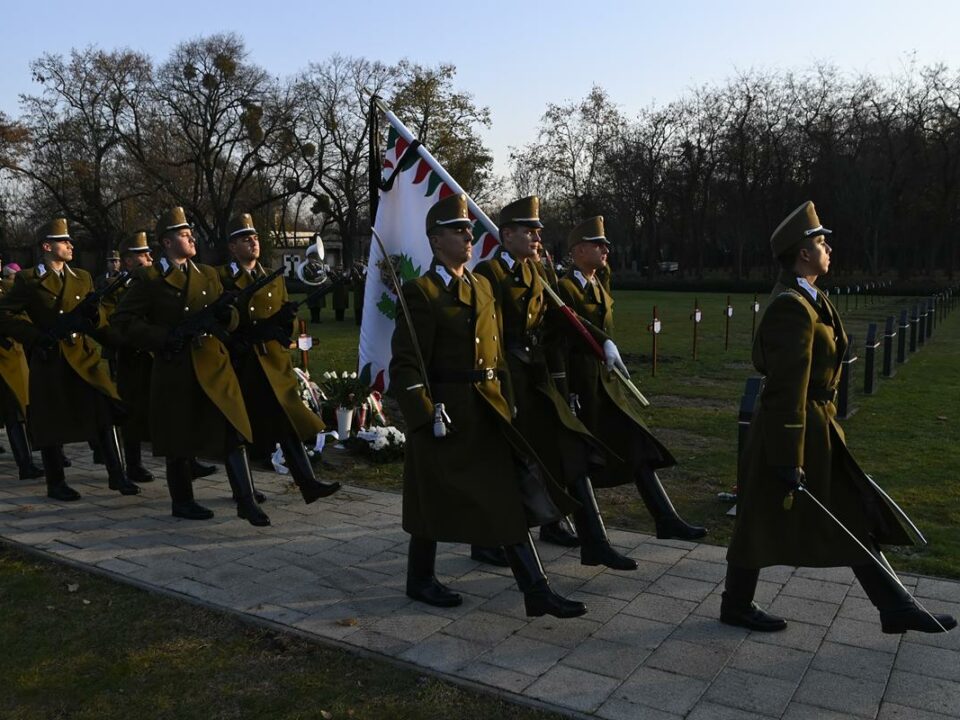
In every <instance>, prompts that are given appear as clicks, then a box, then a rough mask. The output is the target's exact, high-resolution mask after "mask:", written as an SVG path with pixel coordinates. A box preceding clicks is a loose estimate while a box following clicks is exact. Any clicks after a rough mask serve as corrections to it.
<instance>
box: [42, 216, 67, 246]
mask: <svg viewBox="0 0 960 720" xmlns="http://www.w3.org/2000/svg"><path fill="white" fill-rule="evenodd" d="M37 239H38V240H39V241H40V242H44V241H46V240H69V239H70V230H69V229H68V228H67V219H66V218H54V219H53V220H51V221H50V222H48V223H44V224H43V225H41V226H40V227H38V228H37Z"/></svg>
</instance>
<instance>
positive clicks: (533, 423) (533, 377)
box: [474, 248, 598, 485]
mask: <svg viewBox="0 0 960 720" xmlns="http://www.w3.org/2000/svg"><path fill="white" fill-rule="evenodd" d="M474 272H475V273H476V274H478V275H482V276H483V277H485V278H487V280H489V281H490V285H491V287H492V288H493V293H494V297H495V298H496V303H497V305H498V306H499V307H500V311H501V314H502V316H503V338H504V346H505V347H504V350H505V352H506V359H507V366H508V367H509V369H510V391H511V393H512V397H511V398H510V399H511V400H512V402H513V404H514V406H515V407H516V411H517V412H516V417H515V418H514V426H515V427H516V428H517V430H519V431H520V434H521V435H523V437H524V439H525V440H526V441H527V442H529V443H530V445H531V446H532V447H533V449H534V450H535V451H536V453H537V455H538V456H539V457H540V459H541V460H542V461H543V462H544V464H545V465H546V466H547V469H548V470H549V471H550V474H551V475H552V476H553V477H554V478H556V479H557V480H561V481H563V482H564V483H565V484H567V485H569V484H571V483H572V482H573V481H574V480H575V479H576V478H577V476H578V475H582V474H583V473H585V472H586V470H587V467H586V458H587V452H588V451H589V448H590V447H596V446H597V445H598V443H597V442H596V439H595V438H594V437H593V435H592V434H591V433H590V431H589V430H588V429H587V428H586V426H584V424H583V423H582V422H580V420H579V419H578V418H577V417H576V415H574V414H573V412H571V410H570V406H569V404H568V403H567V400H566V398H565V397H564V396H563V395H562V394H561V393H560V391H559V390H558V389H557V386H556V383H555V381H554V378H553V377H552V374H553V373H564V372H565V367H564V364H563V360H564V358H563V351H562V348H560V347H559V343H558V342H556V340H557V337H556V335H557V333H556V332H555V328H553V327H548V322H547V317H548V310H547V300H546V294H545V292H544V289H543V283H544V280H543V279H542V278H541V276H540V274H539V272H537V270H536V268H535V267H534V263H533V262H532V261H527V262H519V261H517V260H515V259H514V258H513V257H512V256H511V255H510V254H509V253H508V252H506V251H505V250H503V249H502V248H501V249H500V250H498V251H497V253H496V255H495V256H494V257H492V258H490V259H489V260H485V261H484V262H482V263H480V264H479V265H477V267H476V268H474ZM578 444H579V445H578ZM577 447H579V449H580V450H581V452H579V453H578V452H576V449H577Z"/></svg>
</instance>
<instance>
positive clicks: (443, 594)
mask: <svg viewBox="0 0 960 720" xmlns="http://www.w3.org/2000/svg"><path fill="white" fill-rule="evenodd" d="M436 559H437V543H436V542H434V541H433V540H427V539H426V538H418V537H414V536H413V535H411V536H410V547H409V549H408V551H407V597H408V598H411V599H413V600H419V601H420V602H423V603H426V604H427V605H434V606H436V607H456V606H457V605H460V604H461V603H463V598H462V597H460V594H459V593H455V592H453V591H452V590H451V589H450V588H448V587H447V586H446V585H444V584H443V583H441V582H440V581H439V580H437V576H436V573H435V570H434V566H435V563H436Z"/></svg>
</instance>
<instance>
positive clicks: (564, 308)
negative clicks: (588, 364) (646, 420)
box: [543, 248, 650, 407]
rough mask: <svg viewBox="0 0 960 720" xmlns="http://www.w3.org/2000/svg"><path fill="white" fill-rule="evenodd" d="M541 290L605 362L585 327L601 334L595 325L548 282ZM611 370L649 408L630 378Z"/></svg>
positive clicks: (547, 254)
mask: <svg viewBox="0 0 960 720" xmlns="http://www.w3.org/2000/svg"><path fill="white" fill-rule="evenodd" d="M543 254H544V255H545V256H546V258H547V261H548V262H550V263H553V259H552V258H551V257H550V253H548V252H547V250H546V248H544V250H543ZM543 289H544V291H546V293H547V295H548V296H549V297H550V299H551V300H552V301H553V303H554V304H555V305H556V306H557V309H558V310H559V311H560V312H561V313H562V314H563V316H564V317H565V318H566V319H567V322H569V323H570V325H572V326H573V329H574V330H576V331H577V332H578V333H579V334H580V336H581V337H582V338H583V339H584V340H585V341H586V343H587V345H589V346H590V349H591V350H592V351H593V354H594V355H596V356H597V357H598V358H600V359H601V360H606V355H604V352H603V348H601V347H600V343H598V342H597V339H596V338H595V337H593V335H591V334H590V331H589V330H588V329H587V327H586V326H587V325H590V327H592V328H594V329H595V330H598V331H599V332H601V333H602V332H603V331H602V330H600V329H599V328H597V327H596V326H595V325H593V323H591V322H590V321H589V320H587V319H586V318H582V317H580V316H579V315H578V314H577V313H575V312H574V311H573V309H572V308H571V307H570V306H569V305H567V304H566V303H565V302H564V301H563V298H561V297H560V296H559V295H557V293H556V292H554V290H553V288H552V287H550V283H548V282H545V283H543ZM604 334H605V333H604ZM612 370H613V373H614V374H615V375H616V376H617V378H618V379H619V380H620V382H621V383H623V385H624V387H626V388H627V390H629V391H630V394H631V395H633V396H634V397H635V398H636V399H637V401H638V402H639V403H640V404H641V405H642V406H643V407H650V401H649V400H647V398H646V397H644V395H643V393H642V392H640V388H638V387H637V386H636V385H634V384H633V381H632V380H631V379H630V378H628V377H627V376H626V375H624V373H623V371H622V370H621V369H620V368H618V367H616V366H614V367H613V368H612Z"/></svg>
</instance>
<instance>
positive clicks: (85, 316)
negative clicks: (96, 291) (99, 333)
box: [80, 303, 100, 328]
mask: <svg viewBox="0 0 960 720" xmlns="http://www.w3.org/2000/svg"><path fill="white" fill-rule="evenodd" d="M80 317H81V319H82V320H83V321H84V322H85V323H89V324H90V327H91V328H96V327H97V326H98V325H99V324H100V306H99V305H97V304H96V303H88V304H87V305H85V306H84V307H83V309H82V310H81V311H80Z"/></svg>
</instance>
